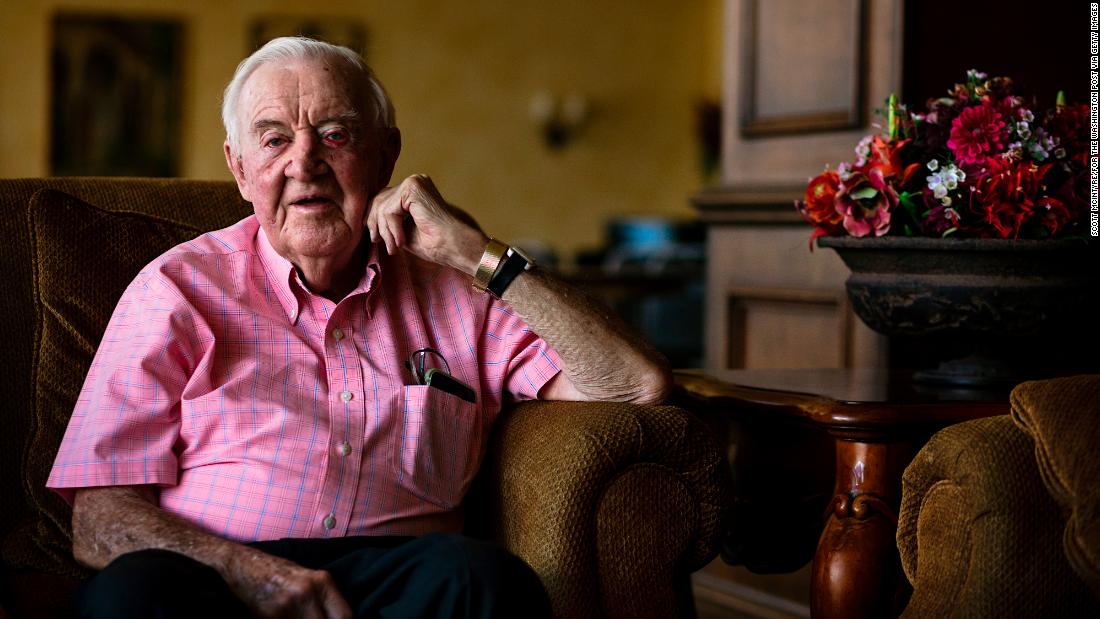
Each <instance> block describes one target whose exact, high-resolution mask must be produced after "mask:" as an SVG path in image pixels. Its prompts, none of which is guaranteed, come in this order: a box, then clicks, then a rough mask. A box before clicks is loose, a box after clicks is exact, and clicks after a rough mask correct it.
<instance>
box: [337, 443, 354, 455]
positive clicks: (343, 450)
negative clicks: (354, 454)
mask: <svg viewBox="0 0 1100 619" xmlns="http://www.w3.org/2000/svg"><path fill="white" fill-rule="evenodd" d="M336 450H337V451H339V452H340V455H341V456H349V455H351V445H349V444H348V443H347V441H344V442H343V443H340V446H339V447H337V448H336Z"/></svg>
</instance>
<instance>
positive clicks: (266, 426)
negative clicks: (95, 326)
mask: <svg viewBox="0 0 1100 619" xmlns="http://www.w3.org/2000/svg"><path fill="white" fill-rule="evenodd" d="M222 116H223V120H224V122H225V126H226V132H227V138H226V142H225V158H226V162H227V163H228V165H229V168H230V170H232V173H233V177H234V178H235V179H236V181H237V184H238V186H239V188H240V191H241V195H243V196H244V198H245V199H246V200H248V201H249V202H251V203H252V205H253V206H254V207H255V215H253V216H250V217H248V218H246V219H244V220H243V221H241V222H239V223H238V224H236V225H234V226H232V227H230V228H226V229H224V230H219V231H216V232H211V233H208V234H205V235H203V236H200V237H199V238H197V239H195V240H193V241H190V242H188V243H185V244H183V245H180V246H178V247H176V248H174V249H172V250H170V251H169V252H167V253H166V254H164V255H163V256H161V257H160V258H158V259H157V260H156V261H154V262H153V263H152V264H150V265H149V266H147V267H146V268H145V269H144V270H143V271H142V272H141V273H140V274H139V275H138V277H137V278H136V279H135V280H134V282H133V283H132V284H131V285H130V287H129V288H128V289H127V291H126V292H125V294H124V295H123V298H122V299H121V300H120V302H119V304H118V307H117V308H116V310H115V314H114V316H113V317H112V319H111V322H110V325H109V326H108V328H107V332H106V334H105V335H104V337H103V341H102V343H101V345H100V348H99V350H98V351H97V354H96V358H95V361H94V363H93V365H92V368H91V371H90V372H89V374H88V377H87V379H86V381H85V385H84V388H83V391H82V393H81V396H80V399H79V401H78V403H77V406H76V409H75V411H74V413H73V417H72V421H71V423H70V426H69V429H68V431H67V433H66V435H65V439H64V442H63V444H62V446H61V449H60V451H59V453H58V456H57V460H56V462H55V464H54V469H53V471H52V474H51V476H50V480H49V486H50V487H51V488H53V489H55V490H56V491H57V492H59V493H60V494H61V495H62V496H64V497H65V498H66V499H68V500H71V501H72V502H73V547H74V548H73V552H74V554H75V555H76V557H77V559H79V560H80V561H82V562H83V563H85V564H87V565H89V566H91V567H93V568H97V569H100V570H101V571H100V572H99V573H98V574H97V576H96V577H94V578H93V579H92V580H91V581H90V582H89V584H88V585H87V586H86V587H85V588H84V590H83V592H82V595H81V600H80V604H81V607H82V612H84V613H85V614H86V615H88V616H110V617H122V616H135V617H145V616H164V617H167V616H181V617H184V616H185V617H194V616H205V617H212V616H227V617H235V616H245V615H247V614H249V613H251V614H254V615H258V616H264V617H269V616H270V617H275V616H278V617H283V616H302V617H351V616H359V617H366V616H441V617H442V616H446V617H454V616H520V615H523V616H537V615H538V614H541V612H545V610H546V605H547V602H546V598H545V593H543V592H542V589H541V586H540V585H539V583H538V579H537V577H535V576H534V574H533V572H531V571H530V569H529V568H527V566H526V565H525V564H523V562H522V561H520V560H519V559H517V558H515V557H513V556H511V555H509V554H507V553H506V552H504V551H503V550H500V549H498V548H496V547H494V546H492V545H490V544H488V543H485V542H481V541H475V540H471V539H468V538H465V537H462V536H461V535H459V534H458V532H459V531H460V529H461V526H462V518H461V513H460V511H459V505H460V503H461V501H462V498H463V495H464V493H465V491H466V489H467V486H468V484H469V482H470V480H471V479H472V477H473V475H474V474H475V472H476V471H477V468H478V466H479V465H480V462H481V457H482V455H483V453H484V447H485V444H486V441H487V437H488V433H489V431H490V427H491V425H492V422H493V420H494V418H495V417H496V415H497V414H498V413H499V411H500V409H501V407H502V405H503V404H505V403H507V402H509V401H515V400H523V399H531V398H542V399H566V400H596V399H608V400H630V401H636V402H654V401H657V400H659V399H661V398H662V397H663V395H664V394H665V392H666V391H667V389H668V386H669V374H668V370H667V368H666V367H665V365H664V363H663V362H662V361H661V360H659V358H658V357H657V356H656V355H655V354H654V353H653V352H652V351H651V350H650V349H649V348H648V347H647V346H646V345H645V344H644V343H643V342H641V341H640V340H639V339H638V338H636V337H634V336H633V335H631V334H630V333H629V332H628V331H627V330H626V329H625V328H623V327H622V326H621V325H620V324H619V323H618V322H615V321H614V320H613V319H611V318H610V317H609V316H608V315H606V313H603V312H601V311H600V310H599V309H598V308H596V307H595V306H593V305H592V304H590V303H589V302H587V301H586V300H585V299H584V297H583V296H581V295H579V294H578V293H577V292H576V291H574V290H571V289H569V288H568V287H566V286H565V285H564V284H562V283H561V282H559V281H557V280H555V279H554V278H553V277H551V276H550V275H549V274H547V273H546V272H544V271H541V270H539V269H538V268H532V266H533V265H532V264H531V262H530V261H529V260H528V259H527V258H526V257H525V256H524V255H523V254H522V253H521V252H519V251H518V250H514V249H512V248H509V247H507V246H506V245H503V244H502V243H500V242H498V241H496V240H493V239H490V238H489V237H487V236H486V235H485V234H484V233H483V232H482V231H481V230H480V229H479V228H478V227H477V226H476V225H475V224H473V223H472V220H470V219H469V218H468V217H467V216H465V215H464V214H462V213H461V212H459V211H457V210H455V209H453V208H452V207H450V206H448V205H447V203H446V202H445V201H444V200H443V198H442V197H441V195H440V193H439V191H438V190H437V189H436V187H435V186H434V185H433V183H432V181H431V180H430V179H429V178H428V177H426V176H419V175H418V176H412V177H410V178H407V179H405V180H404V181H403V182H401V183H400V184H398V185H396V186H394V187H387V184H388V183H389V180H390V176H391V173H392V171H393V169H394V164H395V162H396V160H397V156H398V152H399V151H400V134H399V133H398V130H397V129H396V128H395V126H394V113H393V109H392V106H391V105H390V103H389V100H388V98H387V96H386V93H385V91H384V90H383V88H382V87H381V85H380V84H379V83H378V82H377V81H376V79H375V78H374V77H373V75H372V73H371V71H370V69H369V68H368V67H366V66H365V65H364V64H363V62H362V60H361V59H360V58H359V57H358V55H356V54H354V53H352V52H351V51H350V50H347V49H345V48H340V47H336V46H332V45H328V44H325V43H320V42H317V41H311V40H309V39H300V38H284V39H276V40H274V41H272V42H271V43H269V44H267V45H266V46H264V47H263V48H262V49H260V50H259V51H257V52H256V53H255V54H253V55H252V56H250V57H249V58H248V59H246V60H245V61H244V62H242V63H241V64H240V66H239V67H238V68H237V71H236V74H235V75H234V77H233V80H232V81H231V82H230V84H229V86H228V87H227V88H226V92H225V98H224V102H223V110H222ZM539 608H542V609H543V610H542V611H541V612H540V611H539V610H538V609H539ZM200 613H201V615H200Z"/></svg>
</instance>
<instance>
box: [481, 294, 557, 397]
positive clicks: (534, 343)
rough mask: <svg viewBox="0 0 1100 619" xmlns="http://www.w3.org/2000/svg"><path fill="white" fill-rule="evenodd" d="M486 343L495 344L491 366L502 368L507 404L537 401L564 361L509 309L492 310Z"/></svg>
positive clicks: (496, 307) (494, 306) (497, 305)
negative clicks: (509, 402)
mask: <svg viewBox="0 0 1100 619" xmlns="http://www.w3.org/2000/svg"><path fill="white" fill-rule="evenodd" d="M487 323H488V324H487V339H488V341H489V342H491V343H492V349H493V350H492V357H495V359H494V360H493V361H490V363H495V364H500V365H501V367H500V369H501V371H502V372H503V383H502V384H503V387H504V392H505V397H506V400H509V399H510V400H511V401H513V402H518V401H524V400H534V399H538V395H539V391H540V390H541V389H542V388H543V386H544V385H546V383H548V382H549V381H550V379H551V378H553V377H555V376H557V374H558V372H560V371H561V358H560V357H558V353H557V352H556V351H555V350H554V349H553V348H551V347H550V345H549V344H547V343H546V341H545V340H543V339H542V338H541V337H539V336H538V335H537V334H535V332H534V331H532V330H531V328H530V327H529V326H527V323H526V322H524V321H523V320H522V319H521V318H520V317H519V316H517V315H516V314H515V313H514V312H513V311H512V310H511V309H510V308H509V307H508V306H507V305H505V304H504V303H502V302H499V301H496V302H494V303H492V304H491V305H490V306H489V315H488V318H487Z"/></svg>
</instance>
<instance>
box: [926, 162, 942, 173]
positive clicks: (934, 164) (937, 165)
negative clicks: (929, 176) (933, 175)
mask: <svg viewBox="0 0 1100 619" xmlns="http://www.w3.org/2000/svg"><path fill="white" fill-rule="evenodd" d="M924 165H926V166H928V169H929V170H932V171H933V172H935V171H936V170H938V169H940V162H939V161H936V160H935V159H932V160H931V161H929V162H928V163H926V164H924Z"/></svg>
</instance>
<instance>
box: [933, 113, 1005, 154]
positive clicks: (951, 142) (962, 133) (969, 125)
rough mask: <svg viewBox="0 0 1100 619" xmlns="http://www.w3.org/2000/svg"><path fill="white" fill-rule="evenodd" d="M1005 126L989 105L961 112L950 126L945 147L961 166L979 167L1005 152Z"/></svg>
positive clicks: (998, 114)
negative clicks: (952, 152) (974, 165)
mask: <svg viewBox="0 0 1100 619" xmlns="http://www.w3.org/2000/svg"><path fill="white" fill-rule="evenodd" d="M1005 127H1006V126H1005V122H1004V120H1003V119H1002V118H1001V115H1000V113H998V112H997V110H995V109H994V108H993V107H992V106H990V105H976V106H974V107H968V108H966V109H964V110H963V111H962V113H961V114H959V115H958V116H957V117H955V120H954V121H952V122H951V137H950V138H949V139H948V140H947V147H948V148H950V149H951V150H953V151H955V160H956V161H958V162H959V163H961V164H964V165H965V164H979V163H981V162H983V161H985V160H986V159H988V158H989V156H990V155H993V154H996V153H998V152H1000V151H1002V150H1004V139H1005V138H1006V137H1007V131H1006V128H1005Z"/></svg>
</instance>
